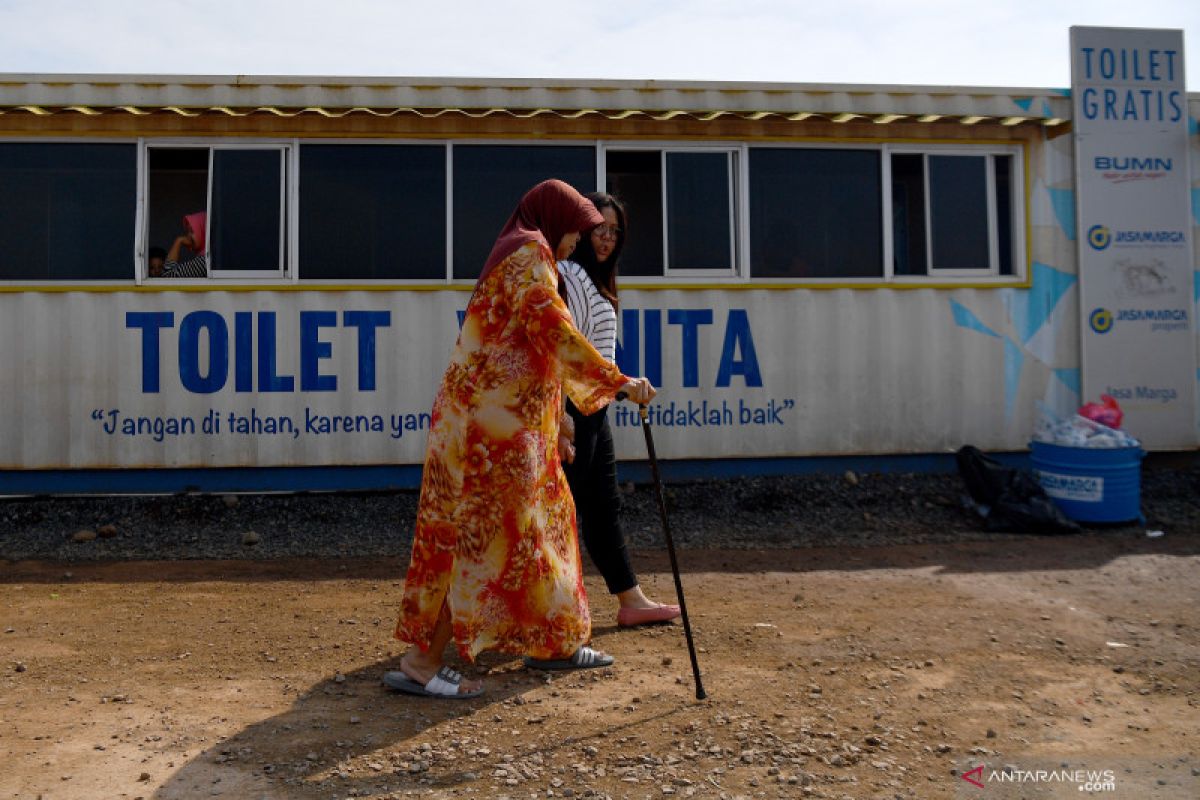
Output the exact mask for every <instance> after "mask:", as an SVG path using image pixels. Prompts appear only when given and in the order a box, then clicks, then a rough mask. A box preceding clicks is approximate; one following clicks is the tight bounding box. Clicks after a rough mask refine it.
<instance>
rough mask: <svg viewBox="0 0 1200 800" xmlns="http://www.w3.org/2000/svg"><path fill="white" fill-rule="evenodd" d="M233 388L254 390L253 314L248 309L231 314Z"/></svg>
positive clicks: (246, 390)
mask: <svg viewBox="0 0 1200 800" xmlns="http://www.w3.org/2000/svg"><path fill="white" fill-rule="evenodd" d="M233 389H234V391H235V392H253V391H254V315H253V314H251V313H250V312H249V311H238V312H236V313H234V315H233Z"/></svg>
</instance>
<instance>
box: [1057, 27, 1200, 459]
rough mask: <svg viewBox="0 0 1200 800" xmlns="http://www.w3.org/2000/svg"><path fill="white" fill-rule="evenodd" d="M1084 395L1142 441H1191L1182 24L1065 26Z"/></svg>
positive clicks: (1175, 444)
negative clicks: (1116, 409) (1120, 416)
mask: <svg viewBox="0 0 1200 800" xmlns="http://www.w3.org/2000/svg"><path fill="white" fill-rule="evenodd" d="M1071 93H1072V97H1073V103H1074V118H1073V125H1074V134H1075V167H1076V169H1075V173H1076V199H1077V200H1076V201H1077V212H1078V214H1077V220H1078V236H1077V240H1078V248H1079V285H1080V318H1081V322H1082V329H1083V332H1082V339H1081V347H1082V353H1081V359H1082V363H1081V366H1082V372H1083V375H1082V378H1083V381H1082V390H1083V399H1084V400H1098V399H1099V397H1100V395H1101V394H1110V395H1112V396H1113V397H1115V398H1116V399H1117V401H1118V402H1119V403H1120V404H1121V408H1122V409H1124V411H1125V421H1124V424H1123V427H1124V428H1125V429H1126V430H1127V431H1129V432H1130V433H1131V434H1132V435H1134V436H1136V437H1138V438H1139V439H1141V440H1142V442H1143V444H1144V445H1146V446H1147V447H1151V448H1187V447H1193V446H1194V445H1195V444H1196V426H1195V419H1196V411H1195V404H1196V352H1195V337H1194V335H1193V331H1194V322H1193V320H1192V315H1193V310H1194V305H1193V302H1192V298H1193V295H1192V280H1193V278H1192V246H1191V219H1190V198H1189V183H1188V180H1189V174H1190V172H1189V169H1188V139H1187V137H1188V115H1187V94H1186V91H1185V86H1184V62H1183V32H1182V31H1177V30H1144V29H1133V28H1083V27H1075V28H1071Z"/></svg>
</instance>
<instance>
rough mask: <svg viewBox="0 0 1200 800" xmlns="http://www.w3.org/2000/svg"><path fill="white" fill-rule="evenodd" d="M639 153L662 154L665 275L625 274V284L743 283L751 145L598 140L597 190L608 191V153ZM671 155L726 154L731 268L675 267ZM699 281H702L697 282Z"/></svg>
mask: <svg viewBox="0 0 1200 800" xmlns="http://www.w3.org/2000/svg"><path fill="white" fill-rule="evenodd" d="M613 150H615V151H618V152H624V153H627V152H640V153H653V152H657V153H659V168H660V175H661V177H662V185H661V187H660V190H661V192H662V219H661V220H659V222H660V224H661V225H662V237H663V245H662V246H663V252H662V260H663V261H662V263H663V272H662V274H661V275H622V276H621V282H622V284H628V285H630V286H637V285H638V284H645V283H653V282H654V281H662V280H664V279H671V278H687V279H704V278H706V279H709V280H713V279H716V280H720V281H722V282H728V281H744V280H746V279H747V278H748V270H747V269H746V268H745V265H746V264H748V261H749V258H748V256H749V247H750V239H749V237H748V236H747V235H744V234H745V233H746V231H747V226H746V222H745V221H746V220H747V219H748V211H749V197H748V189H749V184H748V174H749V173H748V170H747V168H746V166H745V165H746V164H747V163H748V160H747V153H748V146H747V143H746V142H737V141H717V142H686V141H665V142H647V141H645V140H642V139H635V140H623V139H599V140H597V141H596V182H597V184H598V186H597V188H596V191H598V192H606V191H608V153H609V151H613ZM670 153H723V154H725V155H726V174H727V176H728V185H729V202H728V206H727V216H728V219H729V262H730V266H729V267H726V268H717V269H687V268H680V267H672V266H671V261H670V253H671V244H670V231H669V221H670V218H671V216H670V215H671V208H670V198H669V197H668V192H667V184H668V181H667V155H668V154H670ZM697 282H699V281H697Z"/></svg>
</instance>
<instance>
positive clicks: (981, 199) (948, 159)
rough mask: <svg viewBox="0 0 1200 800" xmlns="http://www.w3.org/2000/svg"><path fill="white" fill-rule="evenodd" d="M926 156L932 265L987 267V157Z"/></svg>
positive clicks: (983, 268)
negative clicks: (927, 160)
mask: <svg viewBox="0 0 1200 800" xmlns="http://www.w3.org/2000/svg"><path fill="white" fill-rule="evenodd" d="M928 159H929V216H930V217H931V222H932V224H931V226H930V227H931V231H932V234H933V266H934V268H936V269H980V270H987V269H989V268H990V261H991V258H990V256H989V249H988V215H987V157H986V156H934V155H931V156H929V157H928Z"/></svg>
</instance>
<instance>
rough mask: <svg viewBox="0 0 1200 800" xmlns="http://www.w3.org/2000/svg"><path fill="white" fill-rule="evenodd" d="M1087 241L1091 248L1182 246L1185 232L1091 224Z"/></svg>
mask: <svg viewBox="0 0 1200 800" xmlns="http://www.w3.org/2000/svg"><path fill="white" fill-rule="evenodd" d="M1087 241H1088V244H1089V245H1090V246H1091V248H1092V249H1093V250H1107V249H1108V248H1109V247H1110V246H1113V247H1183V246H1184V245H1186V244H1187V234H1186V233H1185V232H1184V231H1182V230H1170V229H1167V228H1118V229H1116V230H1114V229H1112V228H1109V227H1108V226H1107V225H1093V226H1092V227H1090V228H1088V232H1087Z"/></svg>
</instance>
